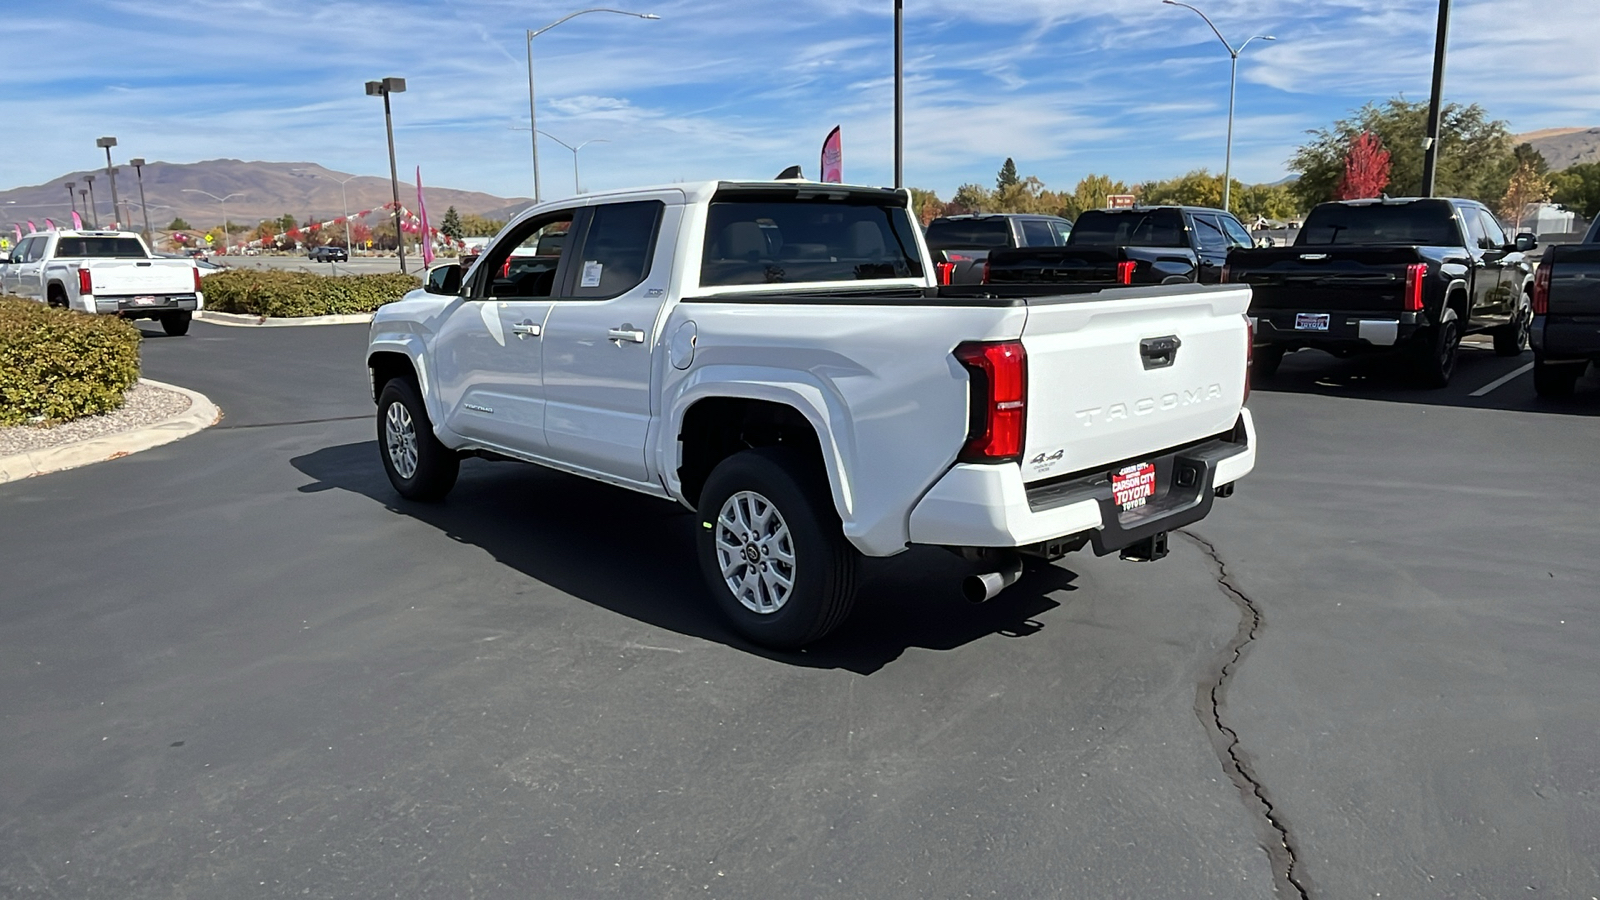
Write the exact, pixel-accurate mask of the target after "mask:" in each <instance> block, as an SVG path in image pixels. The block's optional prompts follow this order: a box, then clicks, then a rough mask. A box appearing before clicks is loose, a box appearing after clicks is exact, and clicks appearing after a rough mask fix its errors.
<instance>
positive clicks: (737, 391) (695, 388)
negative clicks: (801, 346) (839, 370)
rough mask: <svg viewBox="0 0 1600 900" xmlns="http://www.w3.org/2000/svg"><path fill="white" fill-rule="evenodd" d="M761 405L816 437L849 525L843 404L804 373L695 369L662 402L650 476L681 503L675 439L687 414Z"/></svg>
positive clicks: (850, 448) (849, 454)
mask: <svg viewBox="0 0 1600 900" xmlns="http://www.w3.org/2000/svg"><path fill="white" fill-rule="evenodd" d="M722 398H727V399H735V400H761V401H766V402H769V403H777V404H780V405H783V406H788V407H791V408H792V409H794V410H795V411H796V412H798V413H800V415H801V416H803V417H804V418H805V420H806V422H808V423H809V424H810V425H811V428H812V430H813V431H815V432H816V434H817V444H818V446H820V447H821V448H822V462H823V467H824V468H825V469H826V470H827V474H828V490H829V492H830V493H831V494H832V495H833V506H834V509H835V510H836V511H837V512H838V513H839V519H840V520H841V521H842V522H844V523H845V524H846V525H848V524H849V523H850V522H851V521H852V520H853V519H854V510H855V495H854V490H853V487H852V484H851V480H850V475H849V473H850V472H852V471H854V470H855V465H854V463H855V456H856V450H855V439H854V430H853V428H852V426H851V424H850V423H851V419H850V416H849V411H848V408H847V406H846V404H845V402H844V398H843V397H841V396H839V394H838V392H837V391H836V390H834V389H833V387H832V386H831V385H829V384H827V383H825V382H823V381H822V380H821V379H819V378H817V377H816V376H815V375H813V374H811V373H809V372H802V371H797V370H793V369H777V368H769V367H765V366H741V365H713V366H706V367H704V368H701V369H698V370H696V371H695V373H694V374H693V375H692V376H690V377H689V378H687V379H685V380H684V382H683V383H682V384H680V385H679V387H678V390H677V392H676V393H675V394H674V395H673V396H672V397H671V398H670V399H669V400H668V403H667V408H666V415H665V417H664V418H665V421H664V423H663V424H664V426H665V427H663V428H662V429H661V432H660V434H659V436H658V438H657V440H656V446H655V457H656V471H658V472H660V473H661V479H662V482H663V483H664V484H665V486H666V488H667V491H668V492H669V493H670V494H671V495H672V497H673V499H675V500H677V501H678V502H680V503H687V501H686V500H685V499H684V496H683V485H682V484H681V483H680V482H679V481H678V465H679V463H680V462H681V459H680V457H679V454H680V450H679V447H678V435H679V434H680V433H681V431H682V429H683V420H684V418H685V416H687V414H688V412H689V410H690V409H691V408H692V407H693V406H694V405H695V404H696V403H699V402H700V401H702V400H711V399H722Z"/></svg>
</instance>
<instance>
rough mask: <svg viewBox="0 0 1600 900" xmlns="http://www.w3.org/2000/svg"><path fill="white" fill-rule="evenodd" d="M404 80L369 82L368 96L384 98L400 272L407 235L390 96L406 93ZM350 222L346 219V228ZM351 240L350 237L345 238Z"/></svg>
mask: <svg viewBox="0 0 1600 900" xmlns="http://www.w3.org/2000/svg"><path fill="white" fill-rule="evenodd" d="M405 89H406V80H405V79H404V78H385V79H383V80H382V81H369V82H367V96H369V97H382V98H383V127H384V128H385V129H387V130H388V132H389V187H390V189H391V190H392V191H393V193H394V246H395V252H397V253H398V254H399V255H400V272H401V274H404V273H405V271H406V234H405V232H404V231H401V230H400V172H399V169H398V168H396V166H395V161H394V116H393V115H392V114H391V112H390V110H389V95H390V94H402V93H405ZM349 225H350V220H349V219H348V218H347V219H345V227H347V228H348V227H349ZM345 239H346V240H349V238H348V237H346V238H345Z"/></svg>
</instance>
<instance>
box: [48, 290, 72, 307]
mask: <svg viewBox="0 0 1600 900" xmlns="http://www.w3.org/2000/svg"><path fill="white" fill-rule="evenodd" d="M45 305H46V306H50V307H54V308H55V309H66V308H67V292H66V291H63V290H62V289H61V288H59V287H51V288H50V293H49V294H47V295H46V302H45Z"/></svg>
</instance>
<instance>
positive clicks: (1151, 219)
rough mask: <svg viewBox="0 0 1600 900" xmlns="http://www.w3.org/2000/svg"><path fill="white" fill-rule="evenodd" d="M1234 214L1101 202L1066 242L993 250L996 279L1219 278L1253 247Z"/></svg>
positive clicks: (1132, 280)
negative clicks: (1231, 258) (1236, 253)
mask: <svg viewBox="0 0 1600 900" xmlns="http://www.w3.org/2000/svg"><path fill="white" fill-rule="evenodd" d="M1252 245H1253V242H1252V241H1251V239H1250V232H1249V231H1247V230H1245V227H1244V226H1243V225H1241V224H1239V220H1238V219H1235V218H1234V217H1233V216H1232V214H1230V213H1226V212H1223V211H1222V210H1220V209H1207V208H1204V207H1194V206H1146V207H1134V208H1132V209H1097V210H1091V211H1089V212H1086V213H1084V214H1083V215H1081V216H1079V217H1078V221H1077V222H1076V223H1075V224H1074V225H1073V226H1072V234H1071V235H1070V236H1068V238H1067V242H1066V245H1065V246H1062V247H1027V248H1021V249H1016V250H996V251H994V252H993V253H990V254H989V260H988V262H989V265H988V274H987V276H985V277H986V278H987V280H988V283H990V284H1101V285H1112V284H1182V283H1187V282H1195V281H1198V282H1201V283H1204V284H1216V283H1217V282H1219V281H1221V280H1222V267H1223V264H1224V263H1225V262H1226V261H1227V258H1228V252H1229V251H1230V250H1233V249H1234V248H1237V247H1250V246H1252Z"/></svg>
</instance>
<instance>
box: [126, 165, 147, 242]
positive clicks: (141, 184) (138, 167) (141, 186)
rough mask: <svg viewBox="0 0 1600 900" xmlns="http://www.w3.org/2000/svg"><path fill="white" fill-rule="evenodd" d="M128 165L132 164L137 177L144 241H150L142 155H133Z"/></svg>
mask: <svg viewBox="0 0 1600 900" xmlns="http://www.w3.org/2000/svg"><path fill="white" fill-rule="evenodd" d="M128 165H130V166H133V173H134V175H135V176H137V177H138V179H139V212H140V214H141V215H142V216H144V242H145V243H146V244H148V243H150V207H149V206H146V205H145V202H144V157H142V156H140V157H135V158H134V159H130V160H128Z"/></svg>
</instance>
